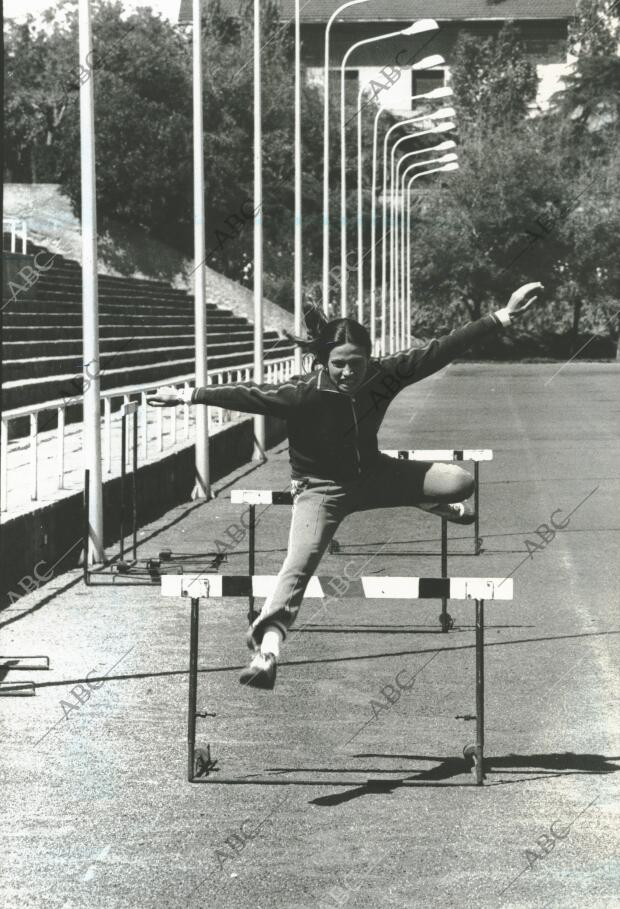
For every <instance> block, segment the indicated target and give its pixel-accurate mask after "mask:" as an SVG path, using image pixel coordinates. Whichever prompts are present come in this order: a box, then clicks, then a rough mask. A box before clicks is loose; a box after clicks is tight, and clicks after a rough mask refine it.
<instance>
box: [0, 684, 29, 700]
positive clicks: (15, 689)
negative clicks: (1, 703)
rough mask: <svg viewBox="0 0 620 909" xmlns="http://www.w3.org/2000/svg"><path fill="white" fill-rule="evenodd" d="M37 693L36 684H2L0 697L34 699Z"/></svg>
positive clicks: (0, 685)
mask: <svg viewBox="0 0 620 909" xmlns="http://www.w3.org/2000/svg"><path fill="white" fill-rule="evenodd" d="M36 693H37V691H36V688H35V685H34V682H0V697H2V698H11V697H13V698H14V697H25V698H28V697H34V696H35V695H36Z"/></svg>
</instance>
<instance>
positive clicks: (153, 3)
mask: <svg viewBox="0 0 620 909" xmlns="http://www.w3.org/2000/svg"><path fill="white" fill-rule="evenodd" d="M54 5H55V4H54V0H4V3H3V8H4V18H5V19H24V18H25V17H26V15H27V14H28V13H32V14H33V15H34V16H36V15H38V14H39V13H41V12H43V10H45V9H48V8H49V7H53V6H54ZM180 5H181V0H137V2H132V0H123V8H124V9H126V10H127V12H131V11H133V10H134V9H136V7H138V6H150V7H151V9H153V10H154V11H155V12H158V13H160V14H161V15H162V16H164V17H165V18H166V19H171V20H172V21H174V22H176V19H177V16H178V14H179V7H180Z"/></svg>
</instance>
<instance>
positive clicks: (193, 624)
mask: <svg viewBox="0 0 620 909" xmlns="http://www.w3.org/2000/svg"><path fill="white" fill-rule="evenodd" d="M199 620H200V600H198V599H193V598H192V605H191V614H190V625H189V703H188V707H187V780H188V782H189V783H192V782H193V781H194V765H195V757H194V753H195V751H196V694H197V689H198V628H199Z"/></svg>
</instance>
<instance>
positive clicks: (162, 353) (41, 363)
mask: <svg viewBox="0 0 620 909" xmlns="http://www.w3.org/2000/svg"><path fill="white" fill-rule="evenodd" d="M130 341H131V343H129V342H127V341H126V342H125V343H124V345H122V346H121V347H120V348H119V349H117V350H116V351H112V352H110V353H108V354H106V355H104V356H103V357H102V359H101V368H102V370H104V371H108V370H109V369H111V368H112V367H113V368H114V369H130V368H133V367H137V366H151V365H152V366H154V367H158V366H163V365H164V364H165V363H168V362H170V361H173V360H177V361H178V360H187V362H192V360H193V357H194V347H193V345H185V346H183V347H149V348H146V349H144V348H140V346H139V345H136V344H135V342H134V340H133V339H130ZM285 343H286V342H285ZM273 344H274V346H277V344H278V342H277V341H275V340H274V342H273ZM252 351H253V345H252V339H251V338H247V339H245V340H236V339H234V340H231V339H229V338H220V339H219V340H218V341H214V342H212V343H211V344H210V346H209V362H210V363H211V362H212V360H213V359H214V358H218V357H219V356H225V355H228V354H230V355H231V356H236V355H237V354H239V355H241V354H242V355H243V357H244V362H246V363H249V362H251V360H252ZM2 372H3V378H4V382H5V383H7V382H15V381H23V380H27V379H46V378H50V377H52V376H63V375H67V374H70V375H73V376H75V375H77V374H81V372H82V357H81V356H80V355H78V356H73V357H71V356H51V357H50V356H48V357H36V358H32V357H29V358H27V359H23V360H7V359H4V361H3V366H2ZM5 387H6V384H5Z"/></svg>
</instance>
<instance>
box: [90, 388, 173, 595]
mask: <svg viewBox="0 0 620 909" xmlns="http://www.w3.org/2000/svg"><path fill="white" fill-rule="evenodd" d="M120 414H121V487H120V505H119V553H118V562H116V563H115V564H114V565H112V566H105V567H104V569H96V570H95V571H91V569H90V568H89V567H88V543H89V532H90V528H89V523H88V512H89V501H90V471H89V470H85V471H84V497H83V518H84V520H83V525H82V534H83V544H82V545H83V550H84V556H83V558H84V564H83V578H84V583H85V584H86V585H87V586H90V585H91V584H92V578H93V575H102V574H105V573H106V571H105V568H106V567H110V568H111V570H112V571H114V572H117V573H119V574H127V573H128V572H129V571H131V569H132V568H134V567H135V566H136V564H137V562H138V557H137V546H138V517H137V494H136V475H137V472H138V403H137V401H128V402H127V401H126V402H125V403H123V404H122V405H121V409H120ZM129 416H131V417H133V419H132V443H131V537H132V543H131V549H132V554H133V558H132V559H131V561H129V562H127V561H125V521H126V518H127V506H126V486H127V418H128V417H129ZM154 580H158V578H155V579H154Z"/></svg>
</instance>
